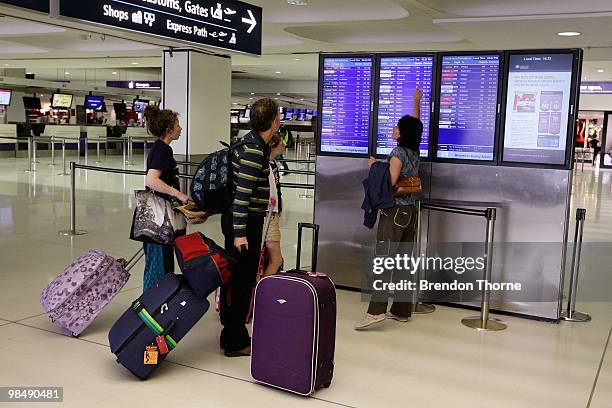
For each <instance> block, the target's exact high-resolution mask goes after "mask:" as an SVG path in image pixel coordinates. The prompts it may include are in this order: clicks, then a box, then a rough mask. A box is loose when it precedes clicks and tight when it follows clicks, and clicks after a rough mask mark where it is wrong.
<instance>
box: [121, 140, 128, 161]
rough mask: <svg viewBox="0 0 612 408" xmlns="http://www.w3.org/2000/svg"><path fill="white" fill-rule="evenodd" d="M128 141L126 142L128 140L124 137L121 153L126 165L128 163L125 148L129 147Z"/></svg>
mask: <svg viewBox="0 0 612 408" xmlns="http://www.w3.org/2000/svg"><path fill="white" fill-rule="evenodd" d="M126 143H127V142H126V140H125V139H123V140H122V141H121V153H123V164H124V165H126V164H127V161H126V159H125V150H126V148H127V145H126Z"/></svg>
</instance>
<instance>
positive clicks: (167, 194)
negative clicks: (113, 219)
mask: <svg viewBox="0 0 612 408" xmlns="http://www.w3.org/2000/svg"><path fill="white" fill-rule="evenodd" d="M144 117H145V119H146V121H147V130H148V131H149V134H151V135H153V136H156V137H157V138H158V139H157V140H156V141H155V143H154V144H153V146H152V147H151V150H150V151H149V156H148V157H147V175H146V179H145V186H146V187H148V188H149V189H151V190H154V191H156V192H157V193H158V195H159V196H161V197H163V198H164V199H166V200H170V201H171V200H172V198H173V197H174V198H176V199H178V200H179V201H180V202H182V203H184V204H187V201H188V200H189V197H187V196H186V195H185V194H183V193H181V192H180V190H179V188H180V184H179V178H178V167H177V165H176V160H174V152H173V151H172V147H170V143H172V142H173V141H174V140H178V139H179V137H180V136H181V131H182V130H183V129H182V128H181V125H180V124H179V120H178V114H177V113H176V112H174V111H171V110H169V109H163V110H160V109H159V108H158V107H156V106H147V108H146V109H145V112H144ZM184 233H185V231H177V235H183V234H184ZM144 251H145V271H144V282H143V288H144V290H145V291H146V290H147V289H148V288H149V287H150V286H152V285H154V284H155V283H156V282H157V281H158V280H159V279H161V277H162V276H164V275H165V274H167V273H173V272H174V245H162V244H150V243H145V244H144Z"/></svg>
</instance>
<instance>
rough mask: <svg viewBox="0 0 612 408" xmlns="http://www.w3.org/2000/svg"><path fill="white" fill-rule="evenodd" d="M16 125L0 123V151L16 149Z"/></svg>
mask: <svg viewBox="0 0 612 408" xmlns="http://www.w3.org/2000/svg"><path fill="white" fill-rule="evenodd" d="M16 137H17V125H14V124H12V125H4V124H0V151H13V150H17V149H16V147H15V146H16V144H17V140H15V138H16Z"/></svg>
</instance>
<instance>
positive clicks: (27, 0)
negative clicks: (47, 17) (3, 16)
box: [0, 0, 49, 13]
mask: <svg viewBox="0 0 612 408" xmlns="http://www.w3.org/2000/svg"><path fill="white" fill-rule="evenodd" d="M3 4H10V5H11V6H17V7H23V8H27V9H31V10H36V11H42V12H44V13H48V12H49V1H48V0H0V6H1V5H3Z"/></svg>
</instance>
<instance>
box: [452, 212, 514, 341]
mask: <svg viewBox="0 0 612 408" xmlns="http://www.w3.org/2000/svg"><path fill="white" fill-rule="evenodd" d="M495 218H496V210H495V208H487V238H486V241H485V268H484V278H483V279H484V283H485V288H484V289H483V291H482V301H481V304H480V316H472V317H466V318H464V319H462V320H461V323H463V324H464V325H465V326H467V327H470V328H472V329H477V330H481V331H500V330H504V329H506V328H507V327H508V326H507V325H506V324H505V323H504V322H502V321H501V320H499V319H495V318H493V317H489V303H490V300H491V290H490V288H488V287H487V286H486V284H488V283H490V282H491V272H492V270H493V239H494V238H495Z"/></svg>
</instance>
